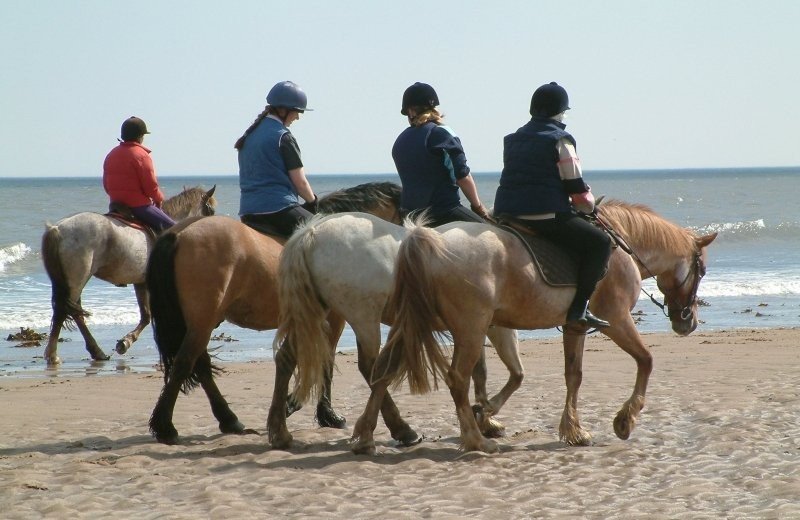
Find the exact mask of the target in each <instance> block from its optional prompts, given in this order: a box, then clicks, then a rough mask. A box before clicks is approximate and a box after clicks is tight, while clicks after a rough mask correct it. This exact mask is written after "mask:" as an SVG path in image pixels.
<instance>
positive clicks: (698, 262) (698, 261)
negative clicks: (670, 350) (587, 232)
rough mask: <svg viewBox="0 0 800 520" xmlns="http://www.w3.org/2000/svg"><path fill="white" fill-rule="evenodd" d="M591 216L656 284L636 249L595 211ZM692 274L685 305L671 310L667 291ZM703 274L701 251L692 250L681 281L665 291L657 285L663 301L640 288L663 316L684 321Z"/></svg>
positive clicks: (689, 312) (692, 305)
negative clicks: (690, 259)
mask: <svg viewBox="0 0 800 520" xmlns="http://www.w3.org/2000/svg"><path fill="white" fill-rule="evenodd" d="M591 218H592V219H593V220H594V221H595V222H596V223H598V224H599V225H600V227H601V228H602V229H603V230H605V231H606V233H608V235H609V236H610V237H611V239H612V240H613V241H614V242H615V243H616V244H617V245H618V246H620V247H621V248H622V250H623V251H625V252H626V253H628V254H629V255H631V256H632V257H633V259H634V260H636V261H637V262H638V263H639V265H641V266H642V268H644V270H645V271H646V272H647V274H648V275H649V276H648V277H649V278H655V279H656V284H658V278H657V277H656V275H654V274H653V272H652V271H651V270H650V269H649V268H648V267H647V265H645V263H644V262H643V261H642V259H641V258H640V257H639V255H638V254H636V251H634V250H633V248H632V247H631V246H630V245H628V243H627V242H625V239H623V238H622V237H621V236H619V235H618V234H617V232H616V231H614V230H613V229H612V228H611V226H609V225H608V224H606V223H605V222H604V221H603V220H602V219H601V218H600V216H599V215H598V214H597V213H596V212H595V213H594V214H593V215H591ZM692 274H694V278H693V280H692V289H691V291H690V292H689V301H688V302H687V303H686V305H683V306H680V304H679V305H678V306H676V307H680V309H677V308H676V310H674V311H673V310H672V309H670V307H669V303H670V302H669V301H667V300H668V299H671V297H670V296H669V295H668V294H667V293H668V292H669V293H674V291H677V290H679V289H680V288H681V287H683V286H684V285H686V283H687V282H688V281H689V278H692ZM705 274H706V266H705V265H703V258H702V252H701V251H700V250H699V249H698V250H695V251H694V254H693V256H692V265H691V267H690V268H689V272H688V273H686V277H685V278H684V279H683V281H682V282H681V283H679V284H678V285H677V287H673V288H671V289H670V290H668V291H667V290H664V289H661V287H660V286H659V290H661V292H663V293H664V303H661V302H659V301H658V300H656V298H655V296H653V295H652V294H651V293H649V292H647V290H645V288H644V287H642V289H641V290H642V292H643V293H645V294H646V295H647V296H648V297H649V298H650V301H652V302H653V303H654V304H655V305H656V306H657V307H659V308H660V309H661V312H663V313H664V316H665V317H666V318H667V319H669V320H670V321H672V319H673V317H674V316H675V315H676V314H677V315H678V316H679V317H680V319H681V321H686V320H688V319H689V317H690V316H691V315H692V307H694V305H695V303H697V290H698V289H699V288H700V280H702V279H703V276H705Z"/></svg>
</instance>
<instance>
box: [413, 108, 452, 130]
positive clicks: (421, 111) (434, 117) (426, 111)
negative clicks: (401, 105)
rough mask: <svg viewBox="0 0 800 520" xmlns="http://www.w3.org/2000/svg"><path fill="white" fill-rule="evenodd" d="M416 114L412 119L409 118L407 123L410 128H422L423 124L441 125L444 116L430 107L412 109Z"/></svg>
mask: <svg viewBox="0 0 800 520" xmlns="http://www.w3.org/2000/svg"><path fill="white" fill-rule="evenodd" d="M412 109H414V112H416V113H417V115H415V116H414V117H413V118H412V117H409V118H408V122H409V123H410V124H411V126H422V125H424V124H425V123H435V124H437V125H441V124H442V121H444V114H442V113H441V112H439V111H438V110H436V109H435V108H432V107H412Z"/></svg>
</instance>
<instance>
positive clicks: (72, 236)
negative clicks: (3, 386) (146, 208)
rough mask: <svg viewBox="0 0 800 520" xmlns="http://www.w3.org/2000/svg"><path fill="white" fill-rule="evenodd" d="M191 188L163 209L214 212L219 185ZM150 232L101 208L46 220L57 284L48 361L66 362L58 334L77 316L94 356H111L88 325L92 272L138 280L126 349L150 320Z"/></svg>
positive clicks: (180, 215) (183, 213)
mask: <svg viewBox="0 0 800 520" xmlns="http://www.w3.org/2000/svg"><path fill="white" fill-rule="evenodd" d="M215 189H216V186H214V187H213V188H211V189H210V190H208V191H205V190H204V189H202V188H200V187H195V188H187V189H184V190H183V192H181V193H179V194H178V195H176V196H174V197H172V198H170V199H168V200H166V201H164V205H163V208H162V209H163V210H164V211H165V212H166V213H167V214H168V215H169V216H171V217H172V218H173V219H174V220H177V221H180V220H183V219H186V218H189V217H198V216H208V215H213V214H214V206H216V203H217V202H216V200H215V199H214V190H215ZM153 242H154V239H153V238H152V237H151V233H150V232H148V231H144V230H142V229H137V228H135V227H132V226H130V225H128V224H126V223H124V222H121V221H120V220H118V219H116V218H113V217H109V216H106V215H101V214H100V213H92V212H83V213H78V214H76V215H73V216H71V217H67V218H64V219H62V220H60V221H59V222H57V223H56V224H55V225H50V224H47V228H46V230H45V232H44V235H43V236H42V261H43V262H44V268H45V270H46V271H47V275H48V276H49V277H50V282H51V284H52V291H53V292H52V305H53V319H52V321H51V325H50V337H49V338H48V341H47V347H46V348H45V351H44V359H45V360H46V361H47V364H48V365H57V364H59V363H61V359H60V358H59V357H58V336H59V334H60V333H61V328H62V327H63V326H64V325H67V326H68V327H69V326H71V322H73V321H74V322H75V324H76V325H77V326H78V330H80V332H81V334H82V335H83V339H84V341H85V342H86V350H87V351H89V354H91V356H92V359H94V360H105V359H108V358H109V356H107V355H106V354H105V353H104V352H103V350H102V349H101V348H100V346H99V345H98V344H97V341H96V340H95V339H94V337H93V336H92V334H91V332H89V328H88V327H87V326H86V319H85V318H86V317H87V316H88V315H89V313H88V312H87V311H86V310H84V309H83V307H82V306H81V292H83V288H84V287H85V286H86V283H87V282H88V281H89V279H90V278H91V277H92V276H96V277H97V278H99V279H101V280H104V281H106V282H109V283H113V284H114V285H118V286H125V285H127V284H133V288H134V290H135V292H136V300H137V302H138V303H139V314H140V318H139V324H138V325H136V328H135V329H133V330H132V331H130V332H129V333H127V334H126V335H125V336H124V337H123V338H122V339H120V340H119V341H117V345H116V350H117V352H118V353H120V354H124V353H125V352H127V350H128V349H129V348H130V347H131V345H133V343H134V342H135V341H136V340H137V339H138V338H139V334H141V332H142V330H144V328H145V327H146V326H147V325H148V324H149V323H150V307H149V303H148V296H147V287H146V285H145V283H144V282H145V269H146V268H147V257H148V255H149V254H150V250H151V248H152V247H153Z"/></svg>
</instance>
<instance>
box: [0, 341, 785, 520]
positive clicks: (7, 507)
mask: <svg viewBox="0 0 800 520" xmlns="http://www.w3.org/2000/svg"><path fill="white" fill-rule="evenodd" d="M798 339H800V329H787V330H784V329H767V330H736V331H727V332H702V331H698V332H695V333H694V334H692V335H691V336H689V337H686V338H680V337H677V336H674V335H670V334H648V335H645V342H646V343H647V344H648V345H650V346H651V348H652V351H653V356H654V360H655V368H654V371H653V374H652V377H651V379H650V387H649V389H648V395H647V404H646V406H645V409H644V411H643V412H642V415H641V417H640V420H639V423H638V425H637V428H636V429H635V430H634V432H633V434H632V435H631V438H630V439H629V440H627V441H622V440H620V439H618V438H617V437H616V436H615V435H614V432H613V428H612V420H613V418H614V415H615V414H616V412H617V410H618V409H619V407H620V405H621V404H622V403H623V402H624V401H625V400H626V399H627V398H628V397H629V395H630V392H631V390H632V388H633V382H634V376H635V364H634V362H633V360H632V358H630V357H629V356H628V355H627V354H625V353H624V352H623V351H621V350H620V349H618V348H617V347H616V346H615V345H614V344H613V343H611V342H610V341H609V340H607V339H605V338H604V337H602V336H600V335H594V336H591V337H589V338H588V339H587V345H586V355H585V359H584V373H583V376H584V377H583V385H582V387H581V393H580V399H579V412H580V414H581V422H582V425H583V426H584V427H585V428H586V429H588V430H589V431H590V432H591V433H592V434H593V436H594V444H593V445H592V446H588V447H567V446H565V445H563V444H562V443H561V442H559V440H558V423H559V420H560V416H561V411H562V408H563V401H564V396H565V387H564V378H563V356H562V353H561V345H560V340H529V341H526V342H524V344H523V345H522V352H523V358H522V359H523V363H524V366H525V369H526V378H525V381H524V382H523V384H522V387H521V388H520V389H519V390H518V391H517V392H516V393H515V394H514V395H513V396H512V397H511V399H510V400H509V402H508V403H507V404H506V406H505V407H504V408H503V410H502V411H501V413H500V415H499V416H498V418H499V419H500V420H501V421H502V422H503V423H504V424H505V425H506V428H507V435H506V437H504V438H502V439H499V444H500V447H501V450H500V453H497V454H493V455H486V454H481V453H463V452H461V451H459V438H458V435H459V431H458V426H457V422H456V418H455V412H454V408H453V403H452V400H451V398H450V394H449V392H448V391H447V390H446V388H440V389H439V390H438V391H437V392H434V393H431V394H428V395H424V396H412V395H410V394H409V393H408V390H407V387H402V388H401V389H399V390H398V391H397V392H395V393H394V395H395V397H396V399H397V402H398V406H399V407H400V410H401V411H402V413H403V414H404V416H405V417H406V418H407V420H408V421H409V422H410V423H411V425H412V426H414V427H415V428H416V429H417V431H418V432H419V433H421V434H424V436H425V440H424V441H423V442H422V443H421V444H419V445H416V446H414V447H411V448H400V447H398V446H395V445H394V444H393V442H392V441H391V438H390V436H389V435H388V431H387V430H386V428H385V426H384V425H383V424H382V423H381V422H379V424H378V428H377V430H376V442H377V444H378V455H377V456H372V457H370V456H356V455H353V454H352V453H351V452H350V450H349V446H348V441H349V437H350V433H351V431H352V430H351V428H352V425H353V424H355V421H356V420H357V419H358V416H359V415H360V414H361V412H362V411H363V408H364V404H365V402H366V399H367V396H368V388H367V386H366V384H365V382H364V381H363V379H362V378H361V376H360V375H359V374H358V371H357V366H356V355H355V353H347V354H341V353H340V354H339V355H338V356H337V369H338V372H337V373H336V375H335V377H334V406H335V407H336V409H337V411H339V412H340V413H343V414H344V415H345V416H346V417H347V418H348V429H346V430H335V429H328V428H318V427H317V426H316V424H315V423H314V420H313V406H306V407H305V408H304V409H302V410H301V411H299V412H297V413H296V414H295V415H293V416H291V417H290V418H289V428H290V430H291V431H292V433H293V435H294V438H295V444H294V446H293V448H292V449H291V450H289V451H277V450H272V449H270V447H269V446H268V444H267V439H266V436H265V421H266V414H267V408H268V406H269V403H270V399H271V396H272V384H273V380H274V365H273V363H271V362H252V363H245V364H227V365H226V368H227V372H226V373H225V374H223V375H221V376H220V377H219V378H218V383H219V386H220V388H221V389H222V392H223V393H224V394H225V395H226V397H227V398H228V400H229V402H230V404H231V407H232V408H233V410H234V411H235V412H236V413H237V414H238V416H239V418H240V419H241V420H242V422H244V423H245V425H246V426H247V427H249V428H254V429H256V430H257V431H258V432H259V433H260V434H261V435H244V436H235V435H221V434H220V433H219V431H218V429H217V426H216V421H215V420H214V418H213V416H212V415H211V412H210V410H209V407H208V404H207V400H206V398H205V395H204V394H203V393H202V391H195V392H193V393H191V394H190V395H189V396H184V395H181V396H180V398H179V399H178V403H177V406H176V409H175V417H174V420H175V425H176V427H177V429H178V431H179V433H180V434H181V438H182V443H181V444H180V445H176V446H165V445H161V444H158V443H156V442H155V441H154V440H153V439H152V438H151V436H150V435H149V433H148V430H147V422H148V419H149V416H150V412H151V410H152V408H153V405H154V403H155V400H156V398H157V397H158V394H159V392H160V390H161V386H162V377H161V374H160V373H149V374H120V375H111V376H103V377H97V376H95V377H91V376H81V377H78V376H75V377H55V378H9V379H2V380H0V402H1V403H2V405H0V406H2V411H3V413H2V425H0V432H2V435H1V436H0V517H2V518H9V519H16V518H26V519H27V518H43V517H47V518H71V519H89V518H92V519H93V518H108V517H116V518H169V519H175V518H187V519H188V518H192V519H196V518H215V519H216V518H220V519H222V518H233V517H246V518H247V517H249V518H285V517H303V518H464V517H473V518H603V519H606V518H647V519H650V520H652V519H659V518H692V519H698V518H701V519H703V518H709V519H710V518H715V519H716V518H782V519H783V518H800V385H798V382H797V381H798V374H800V346H798ZM489 376H490V379H489V384H490V391H496V390H498V389H499V387H500V385H501V384H502V383H504V382H505V379H506V377H507V372H506V370H505V368H503V366H502V365H501V363H500V362H499V361H498V359H497V357H496V355H495V354H494V352H493V351H491V349H490V350H489Z"/></svg>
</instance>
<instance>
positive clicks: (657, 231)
mask: <svg viewBox="0 0 800 520" xmlns="http://www.w3.org/2000/svg"><path fill="white" fill-rule="evenodd" d="M598 211H599V213H600V216H601V217H603V218H604V219H605V220H606V222H607V223H608V225H610V226H611V228H613V229H614V231H616V232H617V233H618V234H620V235H622V236H623V238H626V239H627V240H629V241H630V242H634V243H637V244H641V245H642V246H643V247H645V248H648V249H649V248H654V249H661V250H672V251H676V252H679V253H687V254H688V253H691V252H693V251H694V249H695V234H694V233H693V232H692V231H690V230H688V229H686V228H682V227H680V226H678V225H676V224H673V223H672V222H670V221H669V220H667V219H665V218H663V217H661V216H660V215H658V214H657V213H656V212H655V211H653V210H652V209H650V207H648V206H646V205H644V204H632V203H628V202H623V201H620V200H605V201H603V203H602V204H600V205H599V206H598Z"/></svg>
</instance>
